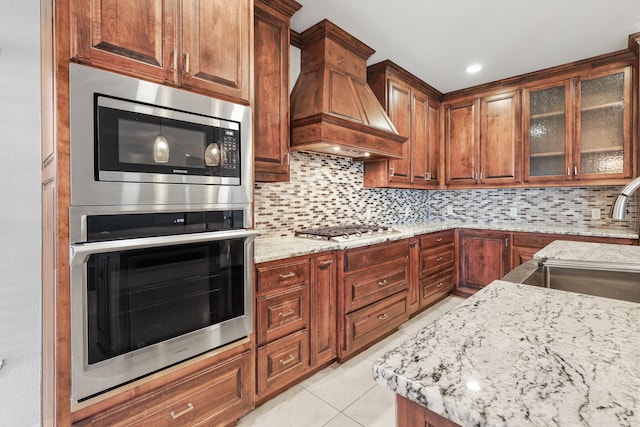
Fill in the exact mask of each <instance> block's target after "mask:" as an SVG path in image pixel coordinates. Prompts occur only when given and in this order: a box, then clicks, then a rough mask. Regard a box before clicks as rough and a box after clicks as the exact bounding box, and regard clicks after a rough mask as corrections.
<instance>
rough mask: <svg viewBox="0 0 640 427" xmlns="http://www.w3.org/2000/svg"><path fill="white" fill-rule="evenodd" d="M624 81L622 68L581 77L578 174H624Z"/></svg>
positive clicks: (577, 142) (627, 132)
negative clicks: (587, 77)
mask: <svg viewBox="0 0 640 427" xmlns="http://www.w3.org/2000/svg"><path fill="white" fill-rule="evenodd" d="M626 85H627V84H626V78H625V71H624V70H623V71H620V72H618V73H615V74H609V75H604V76H601V77H596V78H592V79H588V80H587V79H585V80H581V81H580V84H579V95H578V96H579V103H580V110H579V111H580V118H579V125H578V132H577V135H578V138H577V141H576V144H579V162H580V168H579V173H580V175H602V174H616V175H617V174H625V156H624V154H625V145H626V141H627V139H628V136H626V135H628V134H629V129H628V126H629V123H627V119H626V117H627V114H625V94H626V90H625V87H626ZM576 160H577V159H576Z"/></svg>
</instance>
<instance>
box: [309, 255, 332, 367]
mask: <svg viewBox="0 0 640 427" xmlns="http://www.w3.org/2000/svg"><path fill="white" fill-rule="evenodd" d="M310 325H311V327H310V335H311V337H310V346H311V366H318V365H321V364H323V363H325V362H328V361H330V360H333V359H334V358H335V356H336V352H337V344H336V336H337V330H336V263H335V258H334V256H333V255H324V256H319V257H315V258H312V259H311V324H310Z"/></svg>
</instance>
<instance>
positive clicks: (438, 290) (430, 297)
mask: <svg viewBox="0 0 640 427" xmlns="http://www.w3.org/2000/svg"><path fill="white" fill-rule="evenodd" d="M453 285H454V284H453V268H451V269H448V270H447V271H444V272H443V273H440V274H438V275H436V276H432V277H427V278H425V279H422V280H420V306H422V307H423V306H425V305H429V304H431V303H432V302H434V301H436V300H438V299H440V298H441V297H442V296H444V295H447V294H449V293H450V292H451V290H452V289H453Z"/></svg>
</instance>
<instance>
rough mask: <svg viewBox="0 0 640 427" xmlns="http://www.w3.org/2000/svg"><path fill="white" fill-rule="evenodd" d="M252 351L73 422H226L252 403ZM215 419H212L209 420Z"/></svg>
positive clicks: (122, 424)
mask: <svg viewBox="0 0 640 427" xmlns="http://www.w3.org/2000/svg"><path fill="white" fill-rule="evenodd" d="M252 358H253V352H251V351H247V352H245V353H243V354H241V355H239V356H236V357H234V358H232V359H230V360H228V361H226V362H224V363H221V364H218V365H215V366H213V367H211V368H209V369H207V370H205V371H203V372H200V373H198V374H195V375H192V376H190V377H187V378H185V379H184V380H182V381H178V382H177V383H175V384H173V385H171V386H168V387H165V388H163V389H159V390H158V391H157V392H154V393H152V394H150V395H148V396H145V397H143V398H138V399H133V400H132V401H131V402H130V403H128V404H127V405H126V406H124V407H122V406H119V407H118V409H117V410H115V411H109V410H107V411H103V412H101V413H99V414H97V415H96V416H94V417H92V418H89V419H85V420H82V421H80V422H78V423H76V424H74V425H76V426H80V425H82V426H84V425H91V426H105V427H106V426H109V427H111V426H125V425H126V426H133V425H135V426H138V425H139V426H142V425H145V426H147V425H152V426H154V427H155V426H184V425H193V424H195V423H205V424H207V422H208V424H209V425H212V424H215V425H218V424H220V425H226V424H228V423H231V422H233V420H235V419H238V418H239V417H241V416H242V415H244V414H246V413H247V412H249V410H250V409H251V406H252V399H251V384H252V383H253V381H252V379H251V372H252V370H253V369H252V366H253V363H252ZM213 420H215V423H213V422H212V421H213Z"/></svg>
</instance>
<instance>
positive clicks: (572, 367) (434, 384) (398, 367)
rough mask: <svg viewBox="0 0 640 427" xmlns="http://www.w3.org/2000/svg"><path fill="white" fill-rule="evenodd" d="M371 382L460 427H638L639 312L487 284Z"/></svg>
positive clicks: (379, 366) (376, 371) (381, 364)
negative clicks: (375, 382)
mask: <svg viewBox="0 0 640 427" xmlns="http://www.w3.org/2000/svg"><path fill="white" fill-rule="evenodd" d="M373 376H374V378H375V379H376V381H377V382H379V383H380V384H383V385H385V386H387V387H389V388H391V390H393V391H394V392H395V393H397V394H399V395H402V396H404V397H406V398H408V399H410V400H412V401H414V402H417V403H419V404H421V405H423V406H425V407H427V408H428V409H430V410H431V411H433V412H436V413H438V414H440V415H442V416H444V417H446V418H448V419H450V420H452V421H454V422H456V423H458V424H460V425H462V426H518V427H522V426H639V425H640V304H636V303H631V302H625V301H619V300H613V299H607V298H601V297H594V296H588V295H583V294H577V293H570V292H564V291H557V290H552V289H546V288H538V287H534V286H527V285H519V284H515V283H510V282H505V281H494V282H492V283H491V284H490V285H488V286H486V287H485V288H484V289H482V290H480V291H478V292H477V293H476V294H475V295H473V296H472V297H470V298H468V299H467V300H465V301H464V302H463V303H461V305H460V306H458V307H457V308H455V309H453V310H451V311H449V312H448V313H446V314H444V315H443V316H441V317H440V318H438V319H437V320H436V321H435V322H433V323H432V324H430V325H429V326H427V327H425V328H424V329H422V331H420V332H419V333H418V334H416V335H415V336H413V337H412V338H410V339H408V340H407V341H406V342H404V343H403V344H402V345H400V346H399V347H398V348H396V349H394V350H392V351H390V352H388V353H386V354H385V355H384V356H382V357H381V358H380V359H379V360H378V361H376V362H375V364H374V366H373Z"/></svg>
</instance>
